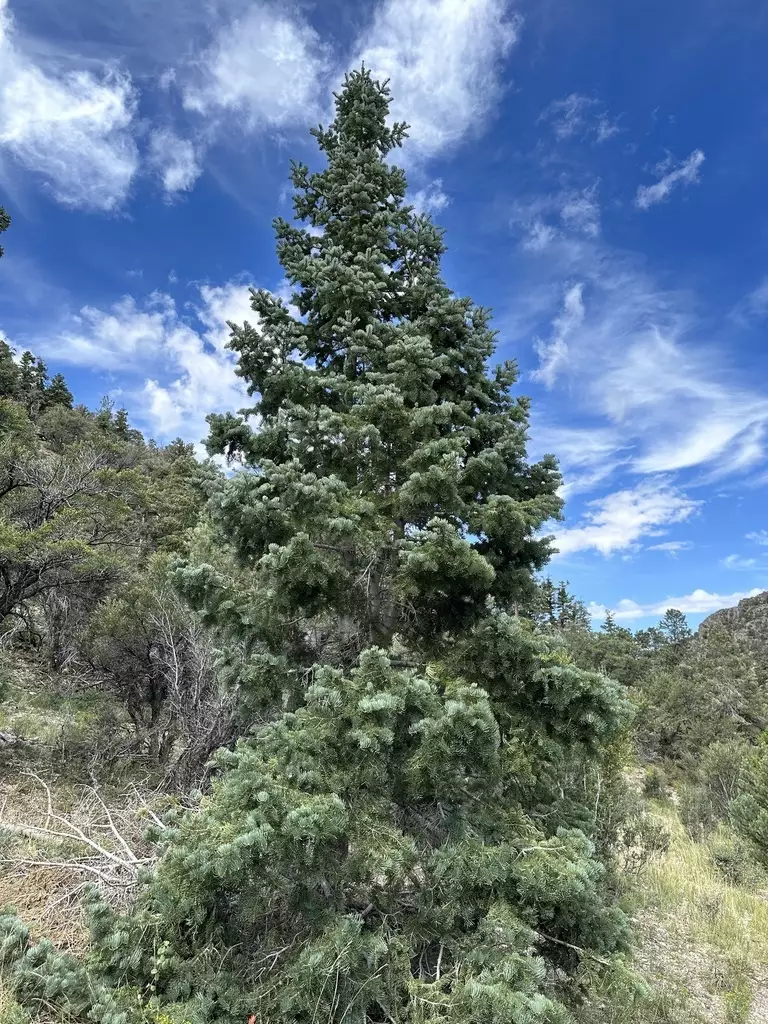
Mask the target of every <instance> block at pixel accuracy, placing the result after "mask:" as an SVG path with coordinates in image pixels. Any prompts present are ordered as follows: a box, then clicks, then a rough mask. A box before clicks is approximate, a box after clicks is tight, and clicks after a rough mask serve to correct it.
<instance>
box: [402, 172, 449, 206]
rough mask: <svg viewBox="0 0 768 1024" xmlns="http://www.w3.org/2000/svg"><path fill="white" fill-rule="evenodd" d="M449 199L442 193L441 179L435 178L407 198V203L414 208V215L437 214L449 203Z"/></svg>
mask: <svg viewBox="0 0 768 1024" xmlns="http://www.w3.org/2000/svg"><path fill="white" fill-rule="evenodd" d="M450 201H451V198H450V196H447V195H446V194H445V192H444V191H443V182H442V179H441V178H435V180H434V181H430V182H429V184H428V185H425V186H424V188H420V189H419V190H418V191H417V192H414V193H413V195H410V196H409V197H408V202H409V203H410V204H411V205H412V206H413V207H414V209H415V210H416V213H429V214H432V213H439V212H440V211H441V210H444V209H445V208H446V206H448V204H449V203H450Z"/></svg>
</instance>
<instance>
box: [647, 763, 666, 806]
mask: <svg viewBox="0 0 768 1024" xmlns="http://www.w3.org/2000/svg"><path fill="white" fill-rule="evenodd" d="M667 785H668V784H667V776H666V775H665V773H664V772H663V771H662V769H661V768H657V767H656V766H655V765H654V766H653V767H651V768H648V769H647V771H646V773H645V779H644V780H643V792H644V793H645V795H646V796H647V797H649V798H651V799H656V800H661V799H662V798H663V797H665V796H666V795H667Z"/></svg>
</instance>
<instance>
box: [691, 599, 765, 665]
mask: <svg viewBox="0 0 768 1024" xmlns="http://www.w3.org/2000/svg"><path fill="white" fill-rule="evenodd" d="M718 629H722V630H724V631H725V632H726V633H728V634H729V635H730V636H732V637H734V638H735V639H738V640H740V641H741V642H742V643H744V645H745V646H746V647H748V648H749V649H750V650H752V651H754V652H755V653H757V652H760V653H761V654H762V653H765V652H766V650H768V590H766V591H764V592H763V593H762V594H756V595H755V596H754V597H745V598H744V599H743V600H742V601H739V603H738V604H737V605H736V606H735V607H734V608H721V609H720V611H719V612H713V614H712V615H709V616H707V618H706V619H704V621H703V622H702V623H701V625H700V626H699V636H702V637H706V636H707V635H708V634H710V633H712V632H714V631H715V630H718Z"/></svg>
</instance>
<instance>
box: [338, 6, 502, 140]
mask: <svg viewBox="0 0 768 1024" xmlns="http://www.w3.org/2000/svg"><path fill="white" fill-rule="evenodd" d="M519 26H520V23H519V20H518V19H517V18H515V17H514V16H513V15H511V14H510V13H509V10H508V5H507V2H506V0H383V2H382V3H381V4H380V5H379V6H378V7H377V8H376V11H375V13H374V16H373V22H372V24H371V26H370V28H369V30H368V31H367V33H365V34H364V36H363V38H362V40H361V41H360V42H359V44H358V54H357V56H356V58H355V59H354V60H353V61H352V65H353V66H359V65H360V62H361V61H365V66H366V67H368V68H370V69H371V71H372V72H373V74H374V76H376V77H378V78H382V79H384V78H388V79H389V80H390V87H391V89H392V97H393V104H392V108H391V109H392V115H393V117H394V118H395V119H396V120H399V121H407V122H408V124H409V125H410V126H411V135H412V138H411V139H410V140H409V141H408V142H407V143H406V153H407V154H408V155H410V156H412V157H415V158H417V159H418V158H421V159H424V158H428V157H432V156H434V155H435V154H437V153H439V152H441V151H443V150H445V149H448V148H450V147H451V146H453V145H454V144H456V143H457V142H459V141H460V140H461V139H463V138H464V137H465V136H467V135H469V134H473V133H477V131H478V129H479V128H480V127H481V125H482V122H483V121H484V120H485V118H486V117H487V116H488V115H489V113H490V112H491V110H492V108H493V106H494V104H495V103H496V101H497V99H498V98H499V96H500V95H501V92H502V68H503V62H504V59H505V58H506V56H507V54H508V53H509V51H510V50H511V48H512V46H513V44H514V43H515V42H516V40H517V38H518V31H519Z"/></svg>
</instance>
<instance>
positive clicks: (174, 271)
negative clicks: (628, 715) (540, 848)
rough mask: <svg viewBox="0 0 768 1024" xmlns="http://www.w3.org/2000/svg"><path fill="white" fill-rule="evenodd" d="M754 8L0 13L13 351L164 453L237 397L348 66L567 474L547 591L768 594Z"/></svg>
mask: <svg viewBox="0 0 768 1024" xmlns="http://www.w3.org/2000/svg"><path fill="white" fill-rule="evenodd" d="M767 50H768V8H767V7H766V5H765V4H764V3H762V2H761V0H695V2H694V0H677V2H676V3H674V4H670V3H669V2H664V3H662V2H657V0H651V2H648V0H644V2H642V3H641V2H639V0H628V2H625V3H621V4H617V3H615V0H587V2H583V0H582V2H576V0H558V2H556V3H555V2H553V0H537V2H535V3H533V2H530V3H528V2H522V3H520V4H518V5H513V4H512V3H507V2H506V0H379V2H378V3H376V4H369V3H361V2H352V0H346V2H342V0H324V2H323V3H317V4H309V3H307V4H300V5H299V4H297V5H295V6H294V5H292V4H287V3H272V4H270V3H262V2H255V0H215V2H213V3H209V2H203V0H165V2H164V3H163V4H161V5H158V4H157V3H156V2H154V0H122V2H118V3H115V2H114V0H69V2H68V3H67V4H66V5H62V4H61V3H59V2H54V0H24V2H23V3H22V2H20V0H0V204H3V205H5V206H6V207H7V208H8V210H9V212H10V213H11V214H12V216H13V226H12V229H11V231H10V232H9V233H8V235H7V236H6V241H5V248H6V256H5V258H4V259H3V261H2V264H0V333H2V334H3V335H4V336H5V337H7V338H8V339H9V340H10V342H11V343H12V344H13V345H14V346H15V347H16V348H17V349H23V348H31V349H32V350H33V351H35V352H36V353H38V354H40V355H42V356H44V357H45V358H46V359H47V361H48V363H49V366H50V368H51V372H55V371H57V370H61V371H63V372H64V373H65V374H66V376H67V379H68V381H69V382H70V385H71V387H72V388H73V390H74V391H75V394H76V398H77V399H78V400H79V401H84V402H87V403H88V404H92V405H95V404H97V403H98V400H99V398H100V397H101V396H102V395H103V394H107V393H108V394H111V395H112V396H113V397H114V398H115V400H116V402H117V403H118V404H121V405H125V407H126V408H127V409H128V410H129V413H130V415H131V418H132V420H133V422H134V423H135V424H136V425H138V426H140V427H141V428H142V429H144V430H145V431H147V432H148V433H149V434H150V435H152V436H154V437H156V438H157V439H158V440H161V441H164V440H169V439H171V438H173V437H175V436H177V435H181V436H183V437H185V438H187V439H189V440H191V441H195V442H199V441H200V439H201V438H202V437H203V436H204V434H205V422H204V418H205V414H206V413H207V412H210V411H213V410H225V409H235V408H238V407H240V406H241V405H242V404H244V399H243V393H242V390H241V385H240V383H239V382H238V381H237V379H236V378H235V376H234V375H233V372H232V361H231V357H230V355H229V353H228V352H227V351H226V348H225V344H226V340H227V333H228V332H227V329H226V326H225V323H224V321H225V320H226V319H234V320H238V321H242V320H243V319H244V318H246V317H247V316H248V313H249V310H248V304H247V286H248V285H249V284H255V285H259V286H262V287H267V288H271V289H273V290H274V291H276V292H278V293H283V292H284V291H285V284H284V282H283V281H282V280H281V273H280V268H279V266H278V265H277V263H276V261H275V257H274V249H273V242H272V230H271V220H272V217H273V216H274V215H275V214H276V213H283V214H288V213H289V212H290V199H289V192H288V189H287V170H288V163H289V159H290V157H292V156H293V157H297V158H303V159H306V160H308V161H310V162H312V161H313V160H314V159H315V157H314V152H315V151H314V144H313V141H312V140H311V139H310V138H309V136H308V134H307V128H308V126H309V125H311V124H313V123H315V122H316V121H318V120H323V119H326V120H327V114H328V110H329V105H330V97H331V92H332V89H333V88H334V86H335V85H336V84H337V83H338V82H339V80H340V77H341V75H342V74H343V71H344V70H345V69H347V68H349V67H352V66H355V65H357V64H359V62H360V61H361V60H362V59H365V61H366V64H367V65H368V66H370V67H371V68H372V69H373V70H374V71H375V72H377V73H379V74H381V75H383V76H385V77H389V78H390V80H391V87H392V91H393V94H394V98H395V104H394V113H395V115H396V116H397V117H398V118H403V119H405V120H407V121H408V122H409V123H410V124H411V126H412V131H411V135H412V137H411V139H410V140H409V141H408V143H407V144H406V146H405V148H404V150H403V153H402V162H403V163H404V165H405V166H406V168H407V170H408V173H409V181H410V185H411V194H412V199H413V201H414V202H415V203H416V204H417V205H419V206H421V207H422V208H423V209H426V210H429V211H430V212H431V213H432V214H433V215H434V217H435V219H436V220H437V221H438V222H439V223H440V224H441V225H443V226H444V227H445V228H446V231H447V243H448V245H449V252H448V255H447V257H446V260H445V274H446V277H447V280H448V282H449V283H450V285H451V286H452V287H453V288H455V290H456V291H457V292H460V293H462V294H469V295H472V297H473V298H474V299H475V300H476V301H478V302H480V303H482V304H485V305H489V306H492V307H493V309H494V310H495V316H496V325H497V327H498V328H499V331H500V334H499V355H500V356H501V357H504V358H506V357H510V356H514V357H516V358H517V359H518V361H519V364H520V370H521V382H520V390H521V391H522V392H524V393H527V394H529V395H531V397H532V399H533V423H532V431H531V449H532V452H533V453H535V454H539V453H543V452H545V451H553V452H554V453H555V454H556V455H557V456H558V457H559V458H560V460H561V463H562V467H563V471H564V475H565V481H566V483H565V488H564V494H565V497H566V516H567V518H566V521H565V523H564V524H562V525H560V526H558V527H557V530H556V532H557V535H558V545H559V547H560V554H559V555H558V556H557V558H556V559H555V561H554V564H553V566H552V572H553V575H555V576H556V577H558V578H567V579H569V580H570V581H571V586H572V589H573V590H574V591H575V592H576V593H577V594H579V595H580V596H581V597H582V598H583V599H584V600H585V601H587V602H588V603H591V604H593V605H594V606H595V607H594V611H595V614H596V615H600V614H601V613H602V610H603V609H604V608H605V607H610V608H613V609H615V610H616V612H617V615H618V617H619V618H620V620H621V621H622V622H624V623H625V624H627V625H629V626H632V627H635V626H641V625H643V624H645V623H646V622H648V621H650V620H653V619H655V618H657V617H658V616H659V615H660V614H661V613H662V612H663V610H664V609H665V608H666V607H668V606H669V605H670V604H674V605H675V606H677V607H680V608H682V609H683V610H684V611H686V612H688V613H689V615H690V618H691V621H692V622H694V623H695V622H697V621H698V620H699V619H700V618H701V616H702V615H703V614H705V613H708V612H709V611H712V610H714V609H716V608H719V607H722V606H724V605H727V604H732V603H735V601H737V600H738V599H739V598H740V597H743V596H746V595H748V594H750V593H752V592H757V591H759V590H762V589H765V588H766V587H768V521H766V515H765V507H766V494H767V493H768V462H767V461H766V429H767V428H768V351H767V350H766V344H765V341H766V327H767V326H768V244H767V243H768V204H766V200H765V182H766V180H768V62H766V61H765V53H766V52H767Z"/></svg>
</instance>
